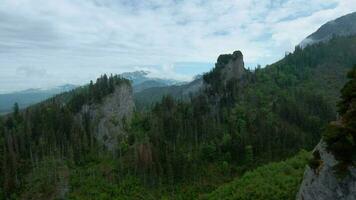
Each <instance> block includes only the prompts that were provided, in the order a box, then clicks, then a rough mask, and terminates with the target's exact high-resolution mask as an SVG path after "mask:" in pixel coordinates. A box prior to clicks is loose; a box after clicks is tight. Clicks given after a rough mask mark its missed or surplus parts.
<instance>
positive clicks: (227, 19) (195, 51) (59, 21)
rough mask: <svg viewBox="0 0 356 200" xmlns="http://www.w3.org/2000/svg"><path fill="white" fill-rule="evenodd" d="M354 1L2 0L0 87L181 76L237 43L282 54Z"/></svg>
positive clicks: (257, 56) (269, 58) (271, 56)
mask: <svg viewBox="0 0 356 200" xmlns="http://www.w3.org/2000/svg"><path fill="white" fill-rule="evenodd" d="M354 11H356V3H355V0H0V93H7V92H11V91H18V90H24V89H28V88H49V87H54V86H58V85H62V84H67V83H70V84H85V83H88V82H89V80H94V79H96V77H98V76H100V75H101V74H103V73H107V74H110V73H113V74H117V73H122V72H128V71H136V70H146V71H150V72H151V73H150V76H152V77H159V78H170V79H177V80H182V81H189V80H191V79H192V77H193V76H194V75H196V74H201V73H203V72H207V71H209V70H210V69H211V68H212V67H213V66H214V63H215V61H216V59H217V57H218V55H220V54H223V53H232V52H233V51H235V50H241V51H242V53H243V54H244V60H245V65H246V67H248V68H254V67H256V66H257V64H260V65H262V66H265V65H266V64H271V63H273V62H275V61H277V60H279V59H281V58H282V57H283V56H284V55H285V53H286V52H292V51H293V50H294V48H295V46H296V45H297V44H298V43H299V42H301V40H303V39H304V38H305V37H307V36H308V35H309V34H311V33H312V32H314V31H316V30H317V29H318V28H319V27H320V26H321V25H322V24H324V23H326V22H327V21H330V20H333V19H335V18H337V17H340V16H342V15H345V14H348V13H350V12H354Z"/></svg>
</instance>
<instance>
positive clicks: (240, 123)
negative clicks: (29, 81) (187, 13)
mask: <svg viewBox="0 0 356 200" xmlns="http://www.w3.org/2000/svg"><path fill="white" fill-rule="evenodd" d="M355 15H356V13H352V14H350V15H347V16H344V17H341V18H339V19H336V20H333V21H332V22H328V23H326V24H325V25H323V26H322V27H320V28H319V29H318V30H317V31H316V32H315V33H313V34H311V35H310V36H309V37H308V38H309V39H308V38H307V39H306V40H304V43H303V42H302V44H300V45H297V46H296V48H295V50H294V52H292V53H290V54H286V55H285V57H284V58H282V59H281V60H279V61H277V62H275V63H272V64H270V65H267V66H266V67H264V68H256V69H254V70H250V69H246V68H245V65H244V56H243V52H241V51H239V50H236V51H234V52H232V53H230V54H221V55H219V56H218V57H217V60H216V63H215V66H214V68H213V69H211V70H210V71H209V72H207V73H205V74H203V75H202V76H199V77H197V78H196V79H195V80H193V81H192V82H189V83H177V82H175V81H172V80H164V79H163V80H162V79H150V78H149V74H148V72H145V71H138V72H130V73H124V74H121V75H115V76H110V77H108V76H106V75H103V76H101V77H99V78H98V79H97V80H96V81H95V82H91V83H90V84H87V85H84V86H81V87H77V88H75V89H70V90H69V91H65V92H64V93H60V94H58V95H55V96H53V97H51V98H49V99H47V100H45V101H42V102H40V103H38V104H34V105H31V106H29V107H27V108H26V109H23V110H19V108H18V107H16V106H15V107H14V109H13V113H11V114H8V115H6V116H3V117H0V151H1V154H0V163H1V165H0V172H1V174H2V176H0V182H1V184H2V186H3V187H1V189H0V199H1V198H2V197H3V199H38V200H42V199H78V200H80V199H202V200H204V199H212V200H214V199H254V200H255V199H256V200H265V199H267V200H268V199H298V200H314V199H323V200H334V199H336V200H343V199H355V198H356V196H355V195H356V190H355V187H354V186H355V183H356V178H355V177H356V175H355V174H356V173H355V165H356V157H355V156H354V155H356V145H355V144H356V131H355V130H356V127H355V118H356V115H355V113H356V111H355V102H356V100H355V92H356V84H355V83H356V82H355V81H356V65H355V64H356V57H355V55H356V32H355V33H353V31H352V29H350V27H354V26H355V24H356V21H355V20H352V19H353V17H354V16H355ZM345 32H347V34H346V33H345ZM305 41H307V42H305ZM310 41H313V42H310ZM353 66H354V67H353ZM172 84H173V85H172ZM174 84H175V85H174ZM167 85H168V86H167ZM147 86H152V87H147ZM69 88H70V87H69ZM135 88H136V89H135ZM31 92H33V91H29V93H31ZM304 172H305V173H304Z"/></svg>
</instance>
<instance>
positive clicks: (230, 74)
mask: <svg viewBox="0 0 356 200" xmlns="http://www.w3.org/2000/svg"><path fill="white" fill-rule="evenodd" d="M245 72H246V69H245V64H244V60H243V55H242V53H241V51H235V52H234V53H233V54H232V55H231V57H230V59H229V61H228V62H227V64H226V65H225V66H224V67H223V68H222V70H221V76H222V80H224V81H225V82H227V81H229V80H231V79H232V78H235V79H240V78H241V77H242V76H243V75H244V74H245Z"/></svg>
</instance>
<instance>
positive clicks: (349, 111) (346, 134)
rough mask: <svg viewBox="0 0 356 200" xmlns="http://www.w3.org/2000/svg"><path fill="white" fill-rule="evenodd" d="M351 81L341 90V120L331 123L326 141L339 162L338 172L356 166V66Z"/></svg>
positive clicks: (349, 75)
mask: <svg viewBox="0 0 356 200" xmlns="http://www.w3.org/2000/svg"><path fill="white" fill-rule="evenodd" d="M347 77H348V78H349V79H350V80H349V81H348V82H347V83H346V84H345V86H344V87H343V88H342V90H341V101H340V102H339V104H338V108H339V111H338V113H339V116H340V119H339V120H338V121H336V122H333V123H330V124H329V126H328V127H327V129H326V131H325V134H324V140H325V141H326V143H327V145H328V150H330V151H331V152H332V153H333V154H334V155H335V157H336V159H337V160H338V161H339V163H338V165H337V166H336V168H337V171H338V172H345V171H347V167H348V166H350V165H356V124H355V123H356V109H355V107H356V65H355V66H354V68H353V69H352V70H351V71H350V72H349V73H348V75H347Z"/></svg>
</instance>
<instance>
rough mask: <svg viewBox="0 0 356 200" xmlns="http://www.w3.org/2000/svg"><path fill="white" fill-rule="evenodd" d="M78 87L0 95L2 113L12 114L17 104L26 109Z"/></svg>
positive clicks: (71, 86)
mask: <svg viewBox="0 0 356 200" xmlns="http://www.w3.org/2000/svg"><path fill="white" fill-rule="evenodd" d="M77 87H78V86H76V85H71V84H66V85H61V86H58V87H54V88H49V89H27V90H23V91H19V92H13V93H7V94H0V113H2V114H5V113H8V112H11V111H12V108H13V106H14V103H16V102H17V103H18V104H19V106H20V108H26V107H28V106H30V105H32V104H35V103H38V102H41V101H43V100H46V99H48V98H50V97H52V96H54V95H56V94H60V93H63V92H67V91H70V90H73V89H75V88H77Z"/></svg>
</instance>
